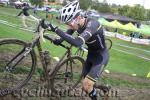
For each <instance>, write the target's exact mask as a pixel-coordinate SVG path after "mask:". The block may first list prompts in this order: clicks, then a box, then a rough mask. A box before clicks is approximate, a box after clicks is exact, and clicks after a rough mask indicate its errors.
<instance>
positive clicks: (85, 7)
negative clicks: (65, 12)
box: [79, 0, 92, 10]
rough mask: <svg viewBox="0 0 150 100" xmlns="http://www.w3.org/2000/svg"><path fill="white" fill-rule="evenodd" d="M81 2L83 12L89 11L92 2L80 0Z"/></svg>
mask: <svg viewBox="0 0 150 100" xmlns="http://www.w3.org/2000/svg"><path fill="white" fill-rule="evenodd" d="M79 2H80V8H81V9H83V10H87V9H88V8H89V7H90V6H91V4H92V1H91V0H79Z"/></svg>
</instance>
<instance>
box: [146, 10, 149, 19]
mask: <svg viewBox="0 0 150 100" xmlns="http://www.w3.org/2000/svg"><path fill="white" fill-rule="evenodd" d="M146 20H148V21H149V20H150V9H148V10H146Z"/></svg>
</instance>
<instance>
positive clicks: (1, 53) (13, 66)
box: [0, 39, 36, 96]
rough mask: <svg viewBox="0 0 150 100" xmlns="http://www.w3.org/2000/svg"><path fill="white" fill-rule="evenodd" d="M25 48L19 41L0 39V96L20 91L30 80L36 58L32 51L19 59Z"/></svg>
mask: <svg viewBox="0 0 150 100" xmlns="http://www.w3.org/2000/svg"><path fill="white" fill-rule="evenodd" d="M26 46H27V44H26V43H25V42H23V41H21V40H17V39H0V96H4V95H7V94H9V93H12V92H13V91H15V90H17V89H20V88H21V87H23V86H24V85H25V84H26V83H27V82H28V81H29V79H30V78H31V76H32V74H33V72H34V70H35V66H36V57H35V52H34V50H32V51H31V52H30V53H29V54H28V55H26V56H25V57H23V58H22V59H21V57H22V56H23V53H24V50H25V48H26ZM17 55H18V56H17Z"/></svg>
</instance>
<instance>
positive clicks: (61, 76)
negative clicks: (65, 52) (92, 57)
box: [51, 56, 85, 89]
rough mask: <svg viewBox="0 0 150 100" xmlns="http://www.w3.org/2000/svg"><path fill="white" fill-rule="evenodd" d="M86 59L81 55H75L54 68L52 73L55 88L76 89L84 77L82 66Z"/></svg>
mask: <svg viewBox="0 0 150 100" xmlns="http://www.w3.org/2000/svg"><path fill="white" fill-rule="evenodd" d="M84 62H85V61H84V59H83V58H81V57H79V56H73V57H70V58H67V59H65V60H64V61H63V62H62V63H61V64H60V65H59V66H57V67H55V68H54V69H53V72H52V73H51V78H52V80H51V82H52V84H51V85H53V86H52V87H53V88H54V89H66V88H69V89H74V88H75V87H77V85H78V84H79V82H80V81H81V79H82V75H81V73H82V68H83V66H84Z"/></svg>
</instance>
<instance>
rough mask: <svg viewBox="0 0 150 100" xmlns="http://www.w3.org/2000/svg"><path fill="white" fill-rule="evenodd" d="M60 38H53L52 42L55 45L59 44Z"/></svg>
mask: <svg viewBox="0 0 150 100" xmlns="http://www.w3.org/2000/svg"><path fill="white" fill-rule="evenodd" d="M61 42H62V41H61V40H60V39H55V40H53V43H54V44H55V45H60V44H61Z"/></svg>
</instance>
